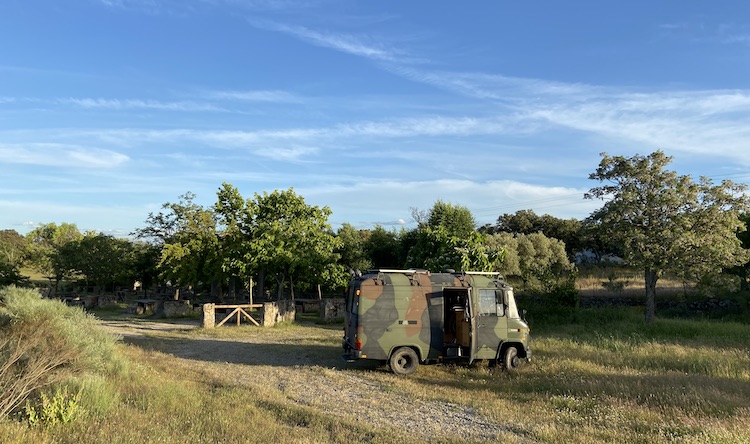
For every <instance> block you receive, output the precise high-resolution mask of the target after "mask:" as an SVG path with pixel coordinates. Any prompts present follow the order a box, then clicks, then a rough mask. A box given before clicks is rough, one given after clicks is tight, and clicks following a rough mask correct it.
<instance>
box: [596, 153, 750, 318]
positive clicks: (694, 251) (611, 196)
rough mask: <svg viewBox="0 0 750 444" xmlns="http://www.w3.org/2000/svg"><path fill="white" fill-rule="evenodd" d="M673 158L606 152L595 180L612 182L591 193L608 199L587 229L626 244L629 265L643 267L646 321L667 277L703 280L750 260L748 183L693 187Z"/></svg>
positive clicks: (706, 183) (706, 181)
mask: <svg viewBox="0 0 750 444" xmlns="http://www.w3.org/2000/svg"><path fill="white" fill-rule="evenodd" d="M671 160H672V158H671V157H668V156H666V155H664V153H663V152H661V151H656V152H654V153H652V154H650V155H648V156H643V155H635V156H633V157H623V156H609V155H607V154H606V153H602V160H601V162H600V163H599V167H598V168H597V170H596V171H595V172H594V173H592V174H591V175H590V176H589V178H590V179H592V180H596V181H599V182H603V183H606V184H605V185H601V186H598V187H594V188H592V189H591V190H590V191H589V193H587V194H586V197H587V198H590V199H594V198H596V199H602V200H604V205H603V206H602V207H601V208H600V209H599V210H597V211H595V212H594V213H593V214H592V215H591V216H590V218H589V220H588V223H589V224H591V225H593V226H594V227H596V229H597V230H599V232H600V233H602V234H603V236H604V237H606V238H608V239H610V240H612V241H613V242H615V243H616V244H618V245H620V247H621V248H622V249H623V253H624V255H625V259H626V261H627V262H628V263H629V264H631V265H632V266H634V267H637V268H640V269H641V270H642V271H643V273H644V277H645V282H646V311H645V319H646V322H651V321H652V320H653V318H654V313H655V309H656V305H655V294H656V282H657V280H658V279H659V277H660V276H662V275H663V273H664V272H666V271H672V272H675V273H677V274H679V275H682V276H697V275H699V274H701V273H706V272H708V271H710V270H714V269H718V270H721V269H722V268H724V267H730V266H734V265H739V264H743V263H745V262H747V258H748V250H745V249H743V248H742V245H741V242H740V240H739V239H738V238H737V232H738V231H741V230H744V228H745V227H744V223H743V222H742V221H741V220H740V217H739V216H740V214H741V213H742V212H743V211H745V210H746V209H747V206H748V198H747V196H746V195H745V194H743V193H744V191H745V190H746V187H745V186H744V185H736V184H734V183H732V182H731V181H723V182H722V183H721V184H720V185H714V184H713V183H712V181H711V180H710V179H707V178H705V177H702V178H701V179H700V180H699V181H698V182H694V181H693V180H692V178H690V177H689V176H680V175H678V174H677V173H676V172H674V171H668V170H666V169H665V167H666V166H667V165H668V164H669V163H670V162H671Z"/></svg>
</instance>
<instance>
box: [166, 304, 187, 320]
mask: <svg viewBox="0 0 750 444" xmlns="http://www.w3.org/2000/svg"><path fill="white" fill-rule="evenodd" d="M192 312H193V306H192V305H190V301H189V300H181V301H164V317H165V318H179V317H185V316H188V315H190V314H191V313H192Z"/></svg>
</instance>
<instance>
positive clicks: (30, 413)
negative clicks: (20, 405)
mask: <svg viewBox="0 0 750 444" xmlns="http://www.w3.org/2000/svg"><path fill="white" fill-rule="evenodd" d="M82 413H83V407H81V390H80V389H79V390H78V392H77V393H75V394H71V393H68V389H67V387H64V388H60V387H58V388H57V390H55V394H54V395H52V396H51V397H50V396H47V394H46V393H45V392H41V393H40V395H39V400H38V402H37V403H36V405H32V404H31V403H30V402H29V401H28V400H27V401H26V406H25V407H24V416H25V418H26V420H27V421H28V422H29V424H30V425H31V426H49V425H55V424H69V423H71V422H73V421H75V420H76V419H78V418H79V417H80V416H81V415H82Z"/></svg>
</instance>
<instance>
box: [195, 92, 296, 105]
mask: <svg viewBox="0 0 750 444" xmlns="http://www.w3.org/2000/svg"><path fill="white" fill-rule="evenodd" d="M204 95H205V97H206V98H209V99H213V100H235V101H241V102H270V103H298V102H301V101H302V98H300V97H298V96H296V95H294V94H291V93H289V92H287V91H209V92H206V93H205V94H204Z"/></svg>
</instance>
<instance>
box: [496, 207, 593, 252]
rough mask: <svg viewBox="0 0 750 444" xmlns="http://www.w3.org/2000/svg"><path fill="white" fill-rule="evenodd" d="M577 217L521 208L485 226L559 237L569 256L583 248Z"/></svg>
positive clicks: (499, 230)
mask: <svg viewBox="0 0 750 444" xmlns="http://www.w3.org/2000/svg"><path fill="white" fill-rule="evenodd" d="M582 225H583V224H582V222H581V221H579V220H577V219H560V218H557V217H555V216H551V215H549V214H544V215H542V216H539V215H537V214H536V213H535V212H534V210H520V211H517V212H515V213H514V214H509V213H506V214H503V215H502V216H500V217H498V218H497V224H496V225H495V226H494V227H490V228H488V227H485V228H484V230H486V231H489V232H490V233H496V232H506V233H511V234H532V233H544V235H545V236H547V237H551V238H555V239H559V240H561V241H562V242H563V243H564V244H565V251H566V252H567V254H568V257H569V258H572V257H573V256H574V255H575V253H577V252H579V251H581V249H582V248H583V242H582V236H581V227H582Z"/></svg>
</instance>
